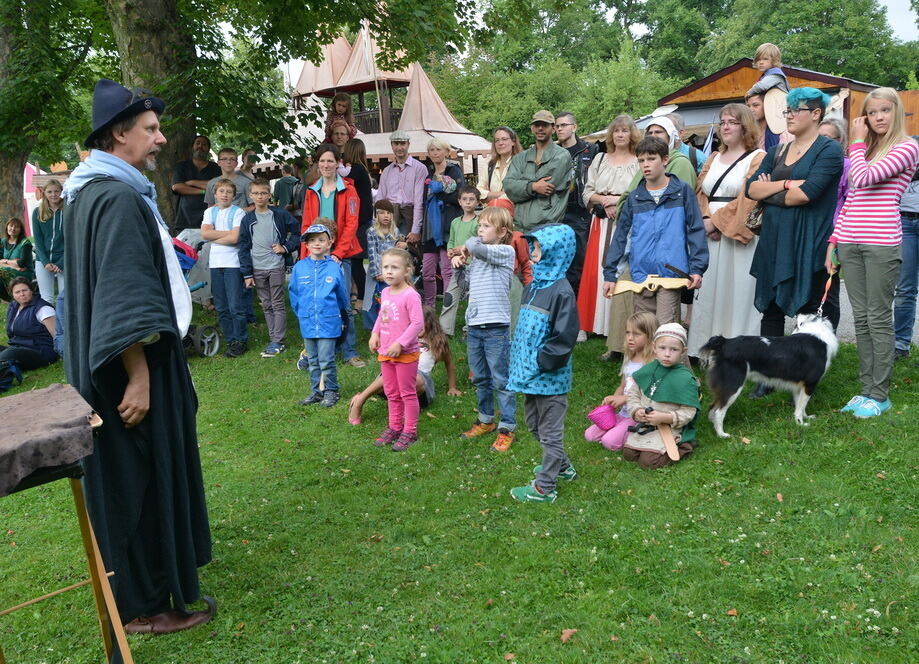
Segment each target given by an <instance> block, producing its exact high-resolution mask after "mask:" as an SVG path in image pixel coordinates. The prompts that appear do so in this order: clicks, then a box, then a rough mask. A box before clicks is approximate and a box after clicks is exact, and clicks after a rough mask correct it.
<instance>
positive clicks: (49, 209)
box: [32, 179, 64, 302]
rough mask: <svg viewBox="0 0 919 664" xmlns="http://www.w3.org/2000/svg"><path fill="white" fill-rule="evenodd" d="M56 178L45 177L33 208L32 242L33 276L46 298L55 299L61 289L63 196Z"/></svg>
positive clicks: (62, 277)
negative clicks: (33, 253)
mask: <svg viewBox="0 0 919 664" xmlns="http://www.w3.org/2000/svg"><path fill="white" fill-rule="evenodd" d="M62 190H63V187H62V186H61V183H60V181H59V180H54V179H52V180H48V183H47V184H46V185H45V188H44V189H43V190H42V198H41V203H40V204H39V206H38V207H37V208H35V210H33V211H32V246H33V247H34V249H35V278H36V279H37V280H38V290H39V292H40V293H41V298H42V299H43V300H45V301H46V302H54V301H55V284H56V285H57V294H60V293H61V291H63V290H64V199H63V198H61V191H62Z"/></svg>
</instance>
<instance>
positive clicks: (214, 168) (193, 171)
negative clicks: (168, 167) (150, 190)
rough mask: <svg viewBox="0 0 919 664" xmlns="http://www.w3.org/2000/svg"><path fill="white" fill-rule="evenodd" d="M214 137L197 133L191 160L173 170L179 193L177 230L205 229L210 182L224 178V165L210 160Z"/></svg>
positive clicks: (192, 147)
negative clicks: (206, 199)
mask: <svg viewBox="0 0 919 664" xmlns="http://www.w3.org/2000/svg"><path fill="white" fill-rule="evenodd" d="M210 151H211V140H210V139H209V138H208V137H207V136H195V142H194V143H192V145H191V159H186V160H185V161H180V162H179V163H178V164H176V165H175V169H174V170H173V172H172V191H173V192H174V193H175V195H176V218H175V228H176V231H182V230H185V229H186V228H201V219H202V218H203V217H204V211H205V210H206V209H207V204H206V203H205V202H204V192H205V189H206V188H207V183H208V181H209V180H212V179H213V178H216V177H220V166H218V165H217V164H215V163H214V162H212V161H211V160H210V158H209V157H210Z"/></svg>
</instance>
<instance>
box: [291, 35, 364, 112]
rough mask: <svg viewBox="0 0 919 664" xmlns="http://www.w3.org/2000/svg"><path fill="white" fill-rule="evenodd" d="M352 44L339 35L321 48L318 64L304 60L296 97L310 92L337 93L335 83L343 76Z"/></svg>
mask: <svg viewBox="0 0 919 664" xmlns="http://www.w3.org/2000/svg"><path fill="white" fill-rule="evenodd" d="M351 52H352V49H351V44H349V43H348V40H347V39H345V38H344V37H341V36H339V37H338V38H337V39H336V40H335V41H334V42H332V43H331V44H324V45H323V46H322V48H321V50H320V53H321V54H322V60H321V61H320V62H319V64H318V65H315V64H313V63H312V62H304V63H303V69H302V70H301V71H300V78H299V79H298V80H297V86H296V88H295V89H294V96H295V97H304V96H306V95H310V94H318V95H322V94H335V84H336V83H337V82H338V79H339V78H341V75H342V72H344V70H345V67H346V66H347V64H348V60H349V59H350V57H351Z"/></svg>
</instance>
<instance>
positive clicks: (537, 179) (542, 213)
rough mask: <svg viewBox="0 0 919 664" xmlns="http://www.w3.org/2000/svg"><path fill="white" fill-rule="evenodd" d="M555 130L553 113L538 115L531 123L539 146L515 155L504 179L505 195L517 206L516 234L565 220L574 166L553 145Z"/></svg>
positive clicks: (560, 148)
mask: <svg viewBox="0 0 919 664" xmlns="http://www.w3.org/2000/svg"><path fill="white" fill-rule="evenodd" d="M554 128H555V117H554V116H553V115H552V114H551V113H550V112H549V111H545V110H543V111H536V113H534V114H533V120H532V122H530V131H531V132H532V133H533V138H534V139H536V143H535V144H534V145H533V146H532V147H530V148H528V149H526V150H524V151H523V152H518V153H517V154H516V155H514V157H513V159H511V165H510V166H509V167H508V169H507V175H505V176H504V193H505V194H507V197H508V198H510V199H511V200H512V201H513V202H514V204H515V205H516V212H515V215H514V229H515V230H518V231H522V232H524V233H527V232H529V231H531V230H533V229H534V228H536V227H537V226H542V225H545V224H556V223H559V222H561V221H562V219H563V218H564V217H565V211H566V210H567V209H568V188H569V186H570V185H571V179H572V177H573V176H574V164H573V162H572V161H571V156H570V155H569V154H568V150H566V149H565V148H563V147H560V146H559V145H557V144H556V143H554V142H553V141H552V132H553V130H554Z"/></svg>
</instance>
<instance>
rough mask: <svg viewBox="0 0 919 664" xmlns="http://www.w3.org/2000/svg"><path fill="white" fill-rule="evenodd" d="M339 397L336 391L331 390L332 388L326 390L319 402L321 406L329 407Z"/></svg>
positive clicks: (335, 402)
mask: <svg viewBox="0 0 919 664" xmlns="http://www.w3.org/2000/svg"><path fill="white" fill-rule="evenodd" d="M340 398H341V397H340V396H339V395H338V392H333V391H332V390H326V391H325V394H324V395H323V397H322V402H321V403H320V404H319V405H320V406H322V407H323V408H331V407H332V406H334V405H335V404H337V403H338V400H339V399H340Z"/></svg>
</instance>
